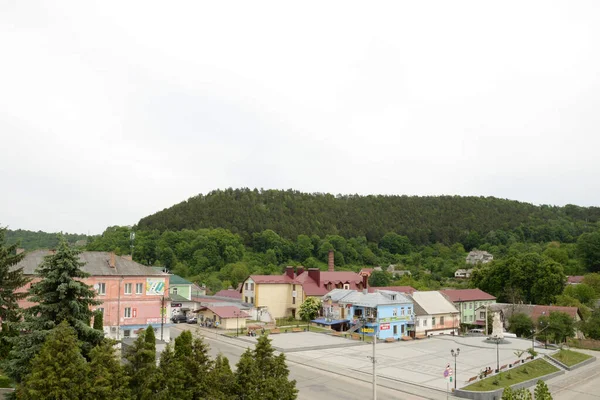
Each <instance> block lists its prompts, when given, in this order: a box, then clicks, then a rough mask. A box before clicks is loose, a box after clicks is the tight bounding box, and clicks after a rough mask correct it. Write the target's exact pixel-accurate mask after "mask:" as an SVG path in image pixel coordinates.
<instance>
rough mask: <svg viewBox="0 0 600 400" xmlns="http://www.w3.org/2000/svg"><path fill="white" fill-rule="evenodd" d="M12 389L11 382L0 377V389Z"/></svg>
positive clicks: (5, 377) (6, 378)
mask: <svg viewBox="0 0 600 400" xmlns="http://www.w3.org/2000/svg"><path fill="white" fill-rule="evenodd" d="M10 387H12V381H11V380H10V378H9V377H7V376H4V375H0V388H10Z"/></svg>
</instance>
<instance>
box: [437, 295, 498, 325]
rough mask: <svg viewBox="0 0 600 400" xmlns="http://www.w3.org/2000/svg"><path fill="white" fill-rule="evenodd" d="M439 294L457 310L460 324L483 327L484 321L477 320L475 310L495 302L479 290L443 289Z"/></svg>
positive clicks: (494, 298)
mask: <svg viewBox="0 0 600 400" xmlns="http://www.w3.org/2000/svg"><path fill="white" fill-rule="evenodd" d="M439 292H440V293H441V294H443V295H444V296H445V297H446V298H447V299H448V300H450V301H451V302H452V303H453V304H454V306H455V307H456V308H458V312H459V315H460V322H461V323H462V324H471V325H485V321H481V320H479V319H478V318H477V315H476V312H475V310H476V309H477V308H479V307H480V306H482V305H486V304H493V303H495V302H496V297H494V296H492V295H491V294H489V293H486V292H484V291H483V290H480V289H444V290H440V291H439Z"/></svg>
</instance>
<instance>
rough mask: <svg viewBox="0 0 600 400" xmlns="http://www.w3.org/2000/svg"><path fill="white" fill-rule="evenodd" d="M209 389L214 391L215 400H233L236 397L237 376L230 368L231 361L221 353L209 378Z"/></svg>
mask: <svg viewBox="0 0 600 400" xmlns="http://www.w3.org/2000/svg"><path fill="white" fill-rule="evenodd" d="M208 382H209V387H211V388H214V389H217V390H213V397H212V398H213V399H217V400H225V399H233V397H234V396H235V375H234V374H233V372H232V371H231V367H230V366H229V360H228V359H227V357H224V356H223V355H222V354H221V353H219V354H218V355H217V358H215V362H214V365H213V368H212V370H211V371H210V373H209V376H208Z"/></svg>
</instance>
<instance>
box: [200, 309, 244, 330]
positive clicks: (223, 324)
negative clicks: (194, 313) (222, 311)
mask: <svg viewBox="0 0 600 400" xmlns="http://www.w3.org/2000/svg"><path fill="white" fill-rule="evenodd" d="M201 316H203V317H204V321H206V320H208V319H210V320H212V321H215V320H216V321H219V329H226V330H230V329H231V330H235V329H236V327H239V328H240V329H244V328H245V327H246V318H221V317H219V316H218V315H216V314H215V313H213V312H212V311H210V310H204V311H199V312H198V323H200V320H201Z"/></svg>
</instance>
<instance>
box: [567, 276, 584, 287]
mask: <svg viewBox="0 0 600 400" xmlns="http://www.w3.org/2000/svg"><path fill="white" fill-rule="evenodd" d="M582 282H583V275H573V276H567V284H569V285H577V284H580V283H582Z"/></svg>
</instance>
